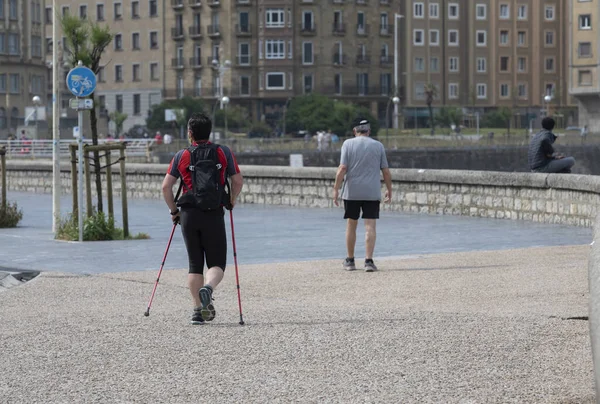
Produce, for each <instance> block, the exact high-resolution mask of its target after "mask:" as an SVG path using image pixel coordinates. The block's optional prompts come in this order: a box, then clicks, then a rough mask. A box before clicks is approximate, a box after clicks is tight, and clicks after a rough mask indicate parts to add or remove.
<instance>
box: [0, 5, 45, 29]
mask: <svg viewBox="0 0 600 404" xmlns="http://www.w3.org/2000/svg"><path fill="white" fill-rule="evenodd" d="M3 7H4V1H0V10H2V12H0V18H3V17H4V9H3ZM52 16H53V13H52V7H46V14H45V19H46V24H52Z"/></svg>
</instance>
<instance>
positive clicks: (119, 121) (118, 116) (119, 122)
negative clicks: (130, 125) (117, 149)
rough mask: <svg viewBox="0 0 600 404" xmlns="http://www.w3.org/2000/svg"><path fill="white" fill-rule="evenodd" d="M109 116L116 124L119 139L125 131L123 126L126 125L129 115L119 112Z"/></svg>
mask: <svg viewBox="0 0 600 404" xmlns="http://www.w3.org/2000/svg"><path fill="white" fill-rule="evenodd" d="M109 116H110V120H111V121H113V122H114V123H115V128H116V130H117V133H116V135H117V137H119V135H120V134H121V132H122V131H123V124H124V123H125V120H126V119H127V114H124V113H122V112H119V111H113V112H111V113H110V115H109Z"/></svg>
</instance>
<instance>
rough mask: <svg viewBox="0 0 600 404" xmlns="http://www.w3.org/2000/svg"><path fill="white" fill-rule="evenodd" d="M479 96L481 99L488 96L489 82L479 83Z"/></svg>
mask: <svg viewBox="0 0 600 404" xmlns="http://www.w3.org/2000/svg"><path fill="white" fill-rule="evenodd" d="M477 98H478V99H480V100H482V99H485V98H487V84H484V83H478V84H477Z"/></svg>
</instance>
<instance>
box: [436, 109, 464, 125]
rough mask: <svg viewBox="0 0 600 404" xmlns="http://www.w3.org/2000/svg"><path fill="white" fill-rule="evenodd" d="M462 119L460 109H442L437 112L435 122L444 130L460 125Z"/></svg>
mask: <svg viewBox="0 0 600 404" xmlns="http://www.w3.org/2000/svg"><path fill="white" fill-rule="evenodd" d="M462 119H463V113H462V109H461V108H454V107H442V108H440V110H439V111H438V113H437V115H436V117H435V121H436V123H437V124H438V125H440V126H441V127H444V128H448V127H450V126H452V125H453V124H454V125H457V126H458V125H460V123H461V122H462Z"/></svg>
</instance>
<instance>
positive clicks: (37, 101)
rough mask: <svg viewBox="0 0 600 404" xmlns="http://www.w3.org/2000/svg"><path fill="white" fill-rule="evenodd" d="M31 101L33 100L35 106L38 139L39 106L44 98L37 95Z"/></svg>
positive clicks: (36, 136) (36, 135)
mask: <svg viewBox="0 0 600 404" xmlns="http://www.w3.org/2000/svg"><path fill="white" fill-rule="evenodd" d="M31 101H33V105H34V107H35V138H36V139H38V108H39V106H40V104H41V103H42V100H41V98H40V97H38V96H37V95H36V96H34V97H33V99H32V100H31Z"/></svg>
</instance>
